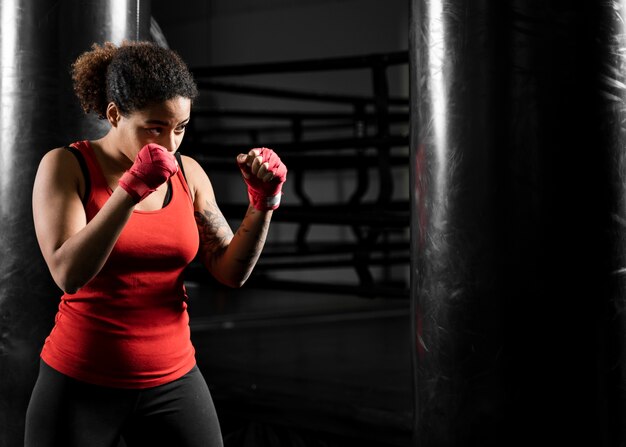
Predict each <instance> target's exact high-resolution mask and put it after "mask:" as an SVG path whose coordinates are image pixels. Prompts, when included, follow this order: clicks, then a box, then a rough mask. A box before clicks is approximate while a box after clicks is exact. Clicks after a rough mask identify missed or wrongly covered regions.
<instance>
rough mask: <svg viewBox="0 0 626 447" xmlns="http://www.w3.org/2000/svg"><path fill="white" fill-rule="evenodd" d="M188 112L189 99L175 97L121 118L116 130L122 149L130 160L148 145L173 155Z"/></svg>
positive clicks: (188, 116)
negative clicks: (158, 147)
mask: <svg viewBox="0 0 626 447" xmlns="http://www.w3.org/2000/svg"><path fill="white" fill-rule="evenodd" d="M190 113H191V100H190V99H189V98H183V97H181V96H177V97H176V98H172V99H168V100H167V101H165V102H161V103H155V104H151V105H149V106H146V107H144V108H143V109H141V110H136V111H134V112H132V113H130V114H129V115H126V116H123V115H120V117H119V120H118V122H117V126H116V129H117V131H118V132H119V136H120V137H121V139H120V141H121V143H120V144H121V145H123V147H122V150H123V151H124V152H125V153H126V155H127V156H129V158H130V159H131V160H134V158H135V156H136V155H137V153H138V152H139V150H140V149H141V148H142V147H143V146H145V145H146V144H148V143H156V144H158V145H160V146H163V147H164V148H166V149H167V150H168V151H170V152H171V153H174V152H176V151H177V150H178V148H179V146H180V143H181V142H182V140H183V136H184V135H185V126H186V125H187V123H188V122H189V118H190Z"/></svg>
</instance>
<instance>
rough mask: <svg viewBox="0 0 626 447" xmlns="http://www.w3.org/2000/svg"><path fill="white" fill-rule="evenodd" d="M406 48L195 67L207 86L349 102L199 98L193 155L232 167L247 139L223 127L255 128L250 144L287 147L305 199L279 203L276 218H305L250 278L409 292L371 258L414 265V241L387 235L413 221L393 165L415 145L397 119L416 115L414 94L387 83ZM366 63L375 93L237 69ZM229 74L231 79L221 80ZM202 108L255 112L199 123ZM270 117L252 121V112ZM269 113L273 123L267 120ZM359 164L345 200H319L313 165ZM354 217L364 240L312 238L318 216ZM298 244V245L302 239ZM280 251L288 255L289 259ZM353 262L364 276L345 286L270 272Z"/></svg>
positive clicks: (403, 162)
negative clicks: (229, 102) (310, 190)
mask: <svg viewBox="0 0 626 447" xmlns="http://www.w3.org/2000/svg"><path fill="white" fill-rule="evenodd" d="M407 63H408V54H407V52H397V53H389V54H373V55H366V56H351V57H344V58H329V59H317V60H301V61H292V62H273V63H262V64H246V65H235V66H223V67H197V68H194V69H193V72H194V77H195V78H196V79H197V82H198V86H199V87H200V89H201V91H203V92H219V93H229V94H238V95H245V96H253V97H254V96H256V97H260V98H271V99H277V98H279V99H289V100H295V101H301V102H308V103H310V102H313V103H322V104H326V105H329V106H330V105H335V106H336V105H342V106H346V107H349V108H350V109H352V111H351V112H347V111H339V112H336V111H306V110H299V109H298V108H297V107H296V108H294V109H293V110H245V109H224V110H221V109H215V108H207V107H205V106H202V105H200V106H199V107H198V108H197V109H195V110H194V116H195V117H196V122H194V123H193V124H192V125H191V126H190V130H189V132H188V135H187V141H186V143H185V148H184V151H187V152H188V153H190V154H191V155H193V156H194V157H195V158H196V159H197V160H198V161H199V162H200V163H201V164H203V165H204V166H205V167H206V168H207V169H209V170H217V171H219V170H221V169H223V170H224V171H226V172H227V171H230V170H231V168H232V166H231V164H232V163H231V158H232V156H234V155H236V154H237V153H239V152H240V151H241V147H242V144H240V143H221V142H219V141H215V138H216V137H217V138H220V137H221V136H224V135H226V136H229V135H230V136H232V135H237V134H239V135H247V136H249V138H250V140H249V141H248V142H247V144H251V145H257V144H262V145H265V146H271V147H273V148H274V149H276V150H277V151H279V153H280V154H281V157H282V158H283V159H284V160H285V162H286V163H288V165H289V168H290V173H291V176H290V181H291V182H293V184H294V193H295V195H296V197H298V199H299V202H300V203H299V204H298V205H295V204H290V203H285V204H283V205H281V210H280V212H277V213H275V215H274V220H275V221H277V222H290V223H296V224H298V230H297V234H296V237H295V240H294V242H293V244H275V245H272V244H271V243H269V244H268V246H267V249H266V251H265V255H264V257H263V259H262V260H261V261H260V262H259V265H258V268H257V272H259V273H260V274H259V275H253V277H252V278H251V281H250V282H251V283H252V284H255V285H256V286H259V287H271V288H286V289H290V288H302V287H306V288H308V287H314V288H315V290H319V291H333V292H335V291H338V290H342V291H344V292H345V293H356V294H360V295H365V296H389V297H406V296H407V293H408V287H407V285H404V286H403V285H401V284H400V285H396V286H392V287H389V286H385V285H382V284H376V283H375V281H374V278H373V276H372V274H371V273H370V270H369V268H370V266H375V265H378V266H382V267H383V268H389V267H390V266H393V265H405V266H406V265H407V262H408V259H409V257H408V251H407V248H408V241H406V242H405V243H393V242H389V241H386V240H384V239H386V236H387V234H388V233H389V232H395V233H398V232H402V231H406V230H407V229H408V225H409V214H408V202H406V201H397V200H393V198H392V193H393V190H394V183H395V179H394V178H393V173H392V170H393V169H402V168H408V166H407V162H408V156H407V155H406V154H405V153H403V152H398V150H400V151H401V150H402V149H404V148H406V147H407V145H408V135H407V134H406V133H405V132H402V131H397V130H396V129H397V128H398V126H402V125H404V126H406V125H407V124H408V98H401V97H393V96H391V95H389V93H388V90H389V88H388V85H387V83H388V81H387V77H388V76H387V69H388V68H389V67H391V66H406V65H407ZM339 70H341V71H344V70H345V71H354V70H367V71H369V73H370V79H371V84H372V94H371V96H366V95H354V94H337V93H328V92H316V91H309V90H303V89H297V90H296V89H289V88H283V87H281V88H276V87H266V86H259V85H251V84H250V83H243V82H241V81H237V82H232V80H231V78H243V77H253V76H257V75H261V74H263V75H267V74H282V73H315V72H329V71H331V72H332V71H339ZM216 78H227V79H228V80H223V79H221V80H216ZM198 118H200V119H203V118H205V119H206V118H219V119H222V120H229V121H230V122H232V121H233V120H238V119H247V120H248V122H247V124H245V125H238V126H235V125H232V124H231V125H228V124H226V125H220V126H218V127H210V126H204V127H203V126H201V125H200V124H198ZM257 120H258V121H262V122H264V123H263V124H257V125H255V124H251V121H252V122H254V121H257ZM268 120H271V123H270V124H267V123H266V122H267V121H268ZM335 130H336V131H339V132H341V131H350V132H351V133H352V136H344V135H341V136H325V137H321V138H311V137H308V138H304V137H303V136H304V135H311V134H315V133H321V134H323V133H328V132H329V131H331V132H332V131H335ZM270 132H283V133H284V134H285V135H286V137H282V139H280V140H276V141H273V140H271V141H268V139H267V138H261V136H262V135H263V133H268V134H269V133H270ZM329 165H332V169H333V170H335V171H337V172H340V171H344V170H345V171H353V172H355V173H356V179H357V184H356V188H355V190H354V191H353V193H352V194H351V196H350V197H349V199H348V200H347V201H346V202H345V203H337V204H332V205H329V204H325V205H320V204H315V203H314V202H313V201H312V200H311V198H310V196H309V195H308V194H307V191H306V182H305V180H304V179H305V177H306V176H307V175H309V174H310V173H313V172H322V171H328V170H329ZM372 169H373V170H375V171H376V172H377V178H376V181H377V182H378V185H379V190H378V195H377V197H376V199H375V200H374V202H372V203H365V202H364V196H365V194H366V193H367V191H368V189H369V188H370V187H371V186H372V179H371V178H370V172H369V171H370V170H372ZM244 207H245V206H242V205H235V204H229V203H225V204H220V208H221V209H222V210H223V211H224V213H225V215H226V216H227V217H228V216H237V215H239V214H241V212H242V211H243V208H244ZM317 224H321V225H335V226H346V227H349V228H351V229H352V231H353V233H354V234H355V236H356V238H357V242H356V243H352V244H347V243H343V244H339V245H337V243H334V244H333V243H328V244H325V243H323V242H322V243H315V244H312V243H310V242H308V241H307V234H308V232H309V229H310V227H311V225H317ZM294 247H295V248H294ZM281 259H282V261H281ZM346 266H351V267H353V268H354V271H355V272H356V274H357V277H358V284H354V285H353V286H342V287H339V288H338V285H337V284H319V283H312V282H307V281H302V282H299V281H293V282H292V281H284V280H272V279H270V276H267V275H263V274H264V273H270V274H271V272H272V271H274V270H297V269H315V268H337V267H346ZM189 273H190V275H189V277H190V278H193V279H194V280H200V281H202V280H203V279H202V278H203V277H202V273H201V271H198V269H196V268H194V267H192V268H190V272H189Z"/></svg>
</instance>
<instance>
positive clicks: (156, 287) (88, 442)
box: [25, 42, 287, 447]
mask: <svg viewBox="0 0 626 447" xmlns="http://www.w3.org/2000/svg"><path fill="white" fill-rule="evenodd" d="M72 68H73V72H72V75H73V80H74V87H75V91H76V93H77V95H78V98H79V100H80V102H81V104H82V106H83V109H84V110H85V112H86V113H89V112H95V113H98V114H99V116H100V117H101V118H104V119H107V120H108V122H109V123H110V125H111V128H110V130H109V132H108V133H107V134H106V135H105V136H104V137H103V138H101V139H99V140H95V141H80V142H77V143H74V144H72V145H71V147H68V148H57V149H54V150H52V151H51V152H49V153H47V154H46V155H45V156H44V157H43V159H42V161H41V164H40V166H39V170H38V172H37V176H36V179H35V185H34V191H33V214H34V220H35V229H36V233H37V238H38V241H39V245H40V247H41V251H42V253H43V256H44V258H45V260H46V263H47V265H48V267H49V269H50V273H51V274H52V277H53V278H54V280H55V282H56V283H57V285H58V286H59V287H60V288H61V289H62V290H63V291H64V292H65V293H64V295H63V296H62V298H61V302H60V305H59V311H58V313H57V316H56V319H55V326H54V328H53V330H52V332H51V333H50V335H49V337H48V338H47V339H46V341H45V343H44V347H43V349H42V353H41V364H40V365H41V366H40V372H39V377H38V380H37V383H36V385H35V388H34V390H33V394H32V397H31V401H30V404H29V408H28V412H27V421H26V439H25V444H26V446H27V447H30V446H37V447H42V446H64V447H69V446H90V447H98V446H117V445H118V442H119V440H120V438H123V439H124V441H125V442H126V444H127V445H128V446H129V447H132V446H134V445H168V446H174V445H175V446H203V447H206V446H218V445H222V439H221V434H220V428H219V424H218V420H217V416H216V414H215V409H214V407H213V403H212V400H211V396H210V394H209V390H208V387H207V385H206V383H205V381H204V379H203V378H202V375H201V374H200V372H199V371H198V369H197V366H196V363H195V358H194V349H193V346H192V345H191V342H190V338H189V337H190V334H189V324H188V321H189V318H188V314H187V310H186V308H187V304H186V298H187V297H186V295H185V289H184V285H183V278H182V272H183V270H184V268H185V267H186V266H187V265H188V264H189V262H191V261H192V259H194V257H195V256H196V254H198V255H199V257H200V258H201V260H202V261H203V263H204V265H205V266H206V268H207V269H208V270H209V272H211V274H213V275H214V276H215V277H216V278H217V279H218V280H219V281H220V282H222V283H224V284H227V285H229V286H233V287H239V286H241V285H242V284H243V283H244V282H245V281H246V279H247V278H248V276H249V275H250V272H251V270H252V268H253V267H254V265H255V263H256V261H257V259H258V256H259V254H260V252H261V249H262V247H263V243H264V241H265V237H266V235H267V231H268V226H269V222H270V219H271V216H272V210H273V209H275V208H277V207H278V204H279V202H280V195H281V187H282V183H283V182H284V181H285V178H286V173H287V169H286V167H285V166H284V164H283V163H282V162H281V161H280V159H279V158H278V156H277V155H276V154H275V153H274V152H272V151H271V150H270V149H266V148H261V149H253V150H251V151H250V152H248V153H247V154H240V155H239V156H238V157H237V160H236V161H237V163H238V165H239V167H240V169H241V172H242V174H243V178H244V180H245V182H246V184H247V185H248V192H249V198H250V201H251V206H250V207H249V208H248V212H247V214H246V216H245V218H244V220H243V222H242V224H241V227H240V228H239V230H238V231H237V233H236V234H234V235H233V233H232V231H231V229H230V228H229V226H228V224H227V222H226V220H225V219H224V217H223V215H222V214H221V212H220V210H219V208H218V207H217V204H216V201H215V197H214V194H213V189H212V187H211V182H210V181H209V178H208V177H207V175H206V173H205V172H204V171H203V169H202V168H201V167H200V165H199V164H198V163H197V162H195V161H194V160H193V159H192V158H189V157H185V156H183V157H180V156H178V155H176V156H175V155H174V154H175V153H176V150H177V149H178V147H179V146H180V144H181V141H182V139H183V136H184V134H185V126H186V125H187V123H188V122H189V118H190V111H191V104H192V101H193V99H194V98H195V97H196V95H197V89H196V86H195V83H194V81H193V78H192V76H191V74H190V73H189V71H188V69H187V67H186V65H185V64H184V62H183V61H182V60H181V59H180V58H179V57H178V55H176V54H175V53H174V52H172V51H170V50H166V49H163V48H160V47H158V46H156V45H153V44H151V43H147V42H135V43H130V42H126V43H124V44H122V45H121V46H119V47H116V46H115V45H113V44H110V43H106V44H104V45H103V46H98V45H94V46H93V48H92V50H91V51H89V52H86V53H84V54H83V55H81V56H80V57H79V58H78V59H77V60H76V62H75V63H74V65H73V67H72ZM177 158H178V160H179V161H177Z"/></svg>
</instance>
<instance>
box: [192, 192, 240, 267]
mask: <svg viewBox="0 0 626 447" xmlns="http://www.w3.org/2000/svg"><path fill="white" fill-rule="evenodd" d="M194 216H195V218H196V224H197V225H198V233H199V235H200V247H201V253H202V255H203V256H204V259H203V261H205V262H211V261H213V260H215V259H216V258H219V257H220V256H221V255H222V254H223V253H224V252H225V251H226V249H227V248H228V244H229V243H230V241H231V239H232V238H233V232H232V231H231V229H230V226H229V225H228V222H226V219H225V218H224V216H223V215H222V213H221V212H220V210H219V208H218V207H217V204H215V203H210V202H209V201H208V200H207V201H206V202H205V207H204V209H203V210H202V212H200V211H195V212H194Z"/></svg>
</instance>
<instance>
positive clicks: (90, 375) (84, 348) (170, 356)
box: [41, 141, 199, 388]
mask: <svg viewBox="0 0 626 447" xmlns="http://www.w3.org/2000/svg"><path fill="white" fill-rule="evenodd" d="M72 146H74V147H75V148H77V149H78V150H79V151H80V152H81V153H82V154H83V156H84V158H85V161H86V165H87V168H88V171H89V175H90V181H91V191H90V193H89V197H87V198H86V201H85V210H86V215H87V221H90V220H91V219H92V218H93V217H94V216H95V215H96V214H97V213H98V211H99V210H100V209H101V208H102V206H103V205H104V204H105V202H106V201H107V200H108V199H109V197H110V195H111V193H112V191H111V189H110V188H109V187H108V185H107V183H106V180H105V178H104V175H103V173H102V171H101V169H100V166H99V164H98V161H97V159H96V157H95V154H94V152H93V149H92V147H91V146H90V144H89V142H88V141H81V142H78V143H74V144H73V145H72ZM171 185H172V197H171V200H170V202H169V203H168V204H167V205H166V206H164V207H163V208H162V209H160V210H156V211H137V210H135V211H134V212H133V214H132V216H131V218H130V220H129V221H128V223H127V224H126V226H125V227H124V230H123V231H122V233H121V235H120V237H119V239H118V241H117V243H116V244H115V247H114V248H113V251H112V253H111V255H110V256H109V259H108V260H107V262H106V263H105V265H104V266H103V268H102V270H101V271H100V273H98V275H97V276H96V277H95V278H93V279H92V280H91V281H90V282H89V283H87V284H86V285H85V286H84V287H82V288H81V289H80V290H79V291H78V292H77V293H75V294H73V295H68V294H64V295H63V296H62V297H61V303H60V304H59V311H58V313H57V315H56V318H55V326H54V328H53V329H52V332H51V333H50V335H49V336H48V338H47V339H46V341H45V343H44V347H43V350H42V353H41V357H42V359H43V360H44V361H45V362H46V363H47V364H48V365H50V366H51V367H52V368H54V369H56V370H58V371H60V372H62V373H63V374H66V375H68V376H70V377H73V378H75V379H78V380H81V381H84V382H89V383H93V384H97V385H103V386H110V387H118V388H148V387H153V386H157V385H162V384H164V383H167V382H170V381H172V380H175V379H177V378H179V377H181V376H183V375H184V374H186V373H187V372H189V370H191V368H193V366H194V365H195V351H194V348H193V346H192V344H191V341H190V330H189V316H188V314H187V295H186V293H185V286H184V284H183V270H184V269H185V267H186V266H187V265H188V264H189V263H190V262H191V261H192V259H193V258H194V257H195V255H196V253H197V251H198V246H199V237H198V229H197V227H196V223H195V219H194V207H193V203H192V200H191V197H190V194H189V189H188V187H187V183H186V182H185V179H184V176H183V175H182V173H181V172H180V171H179V172H178V174H177V175H175V176H173V177H172V179H171Z"/></svg>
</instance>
